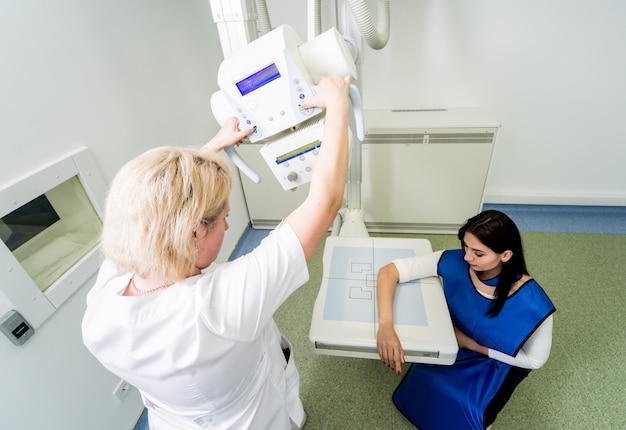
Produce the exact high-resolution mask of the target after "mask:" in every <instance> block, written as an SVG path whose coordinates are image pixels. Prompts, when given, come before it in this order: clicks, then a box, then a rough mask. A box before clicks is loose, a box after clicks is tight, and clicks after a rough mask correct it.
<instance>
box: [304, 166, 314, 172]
mask: <svg viewBox="0 0 626 430" xmlns="http://www.w3.org/2000/svg"><path fill="white" fill-rule="evenodd" d="M304 170H306V171H307V172H309V173H310V172H311V170H313V169H311V166H306V168H305V169H304Z"/></svg>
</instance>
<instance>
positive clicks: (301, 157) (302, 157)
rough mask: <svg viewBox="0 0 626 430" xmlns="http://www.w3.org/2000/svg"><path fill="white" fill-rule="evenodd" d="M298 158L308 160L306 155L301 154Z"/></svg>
mask: <svg viewBox="0 0 626 430" xmlns="http://www.w3.org/2000/svg"><path fill="white" fill-rule="evenodd" d="M298 160H300V161H304V160H306V157H305V156H304V155H301V156H299V157H298Z"/></svg>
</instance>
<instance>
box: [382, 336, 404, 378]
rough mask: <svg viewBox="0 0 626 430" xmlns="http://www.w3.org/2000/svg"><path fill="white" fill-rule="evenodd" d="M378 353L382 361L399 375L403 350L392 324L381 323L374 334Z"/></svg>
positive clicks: (402, 361) (402, 360)
mask: <svg viewBox="0 0 626 430" xmlns="http://www.w3.org/2000/svg"><path fill="white" fill-rule="evenodd" d="M376 345H377V347H378V355H379V356H380V359H381V360H382V362H383V363H385V364H386V365H387V366H388V367H390V368H391V369H392V370H395V371H396V373H397V374H398V375H400V373H401V370H402V366H401V365H402V363H404V362H405V361H404V350H403V349H402V344H401V343H400V338H398V335H397V334H396V330H395V329H394V328H393V324H381V325H380V326H379V327H378V333H377V334H376Z"/></svg>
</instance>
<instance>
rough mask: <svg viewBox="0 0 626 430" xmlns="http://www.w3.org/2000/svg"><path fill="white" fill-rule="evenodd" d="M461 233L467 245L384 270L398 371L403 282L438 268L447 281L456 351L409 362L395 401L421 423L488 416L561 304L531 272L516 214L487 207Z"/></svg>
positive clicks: (541, 354)
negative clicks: (397, 309) (451, 359)
mask: <svg viewBox="0 0 626 430" xmlns="http://www.w3.org/2000/svg"><path fill="white" fill-rule="evenodd" d="M458 237H459V239H460V241H461V245H462V247H463V249H459V250H448V251H438V252H435V253H432V254H430V255H427V256H424V257H413V258H406V259H399V260H394V261H393V262H391V263H390V264H388V265H386V266H384V267H383V268H381V269H380V271H379V273H378V284H377V296H378V313H379V320H380V327H379V330H378V334H377V343H378V353H379V355H380V358H381V360H382V361H383V362H384V363H385V364H386V365H388V366H389V367H390V368H392V369H393V370H395V371H397V373H398V374H400V369H401V363H404V353H403V349H402V345H401V343H400V340H399V339H398V336H397V334H396V332H395V330H394V326H393V297H394V294H395V289H396V284H397V283H398V282H406V281H409V280H413V279H418V278H424V277H428V276H437V275H438V276H440V277H441V280H442V283H443V289H444V294H445V297H446V300H447V302H448V307H449V309H450V315H451V317H452V323H453V325H454V331H455V334H456V338H457V342H458V344H459V352H458V355H457V358H456V361H455V363H454V364H453V365H451V366H438V365H430V364H428V365H427V364H413V365H411V367H410V368H409V370H408V372H407V374H406V375H405V377H404V379H403V380H402V382H401V383H400V385H399V386H398V388H397V389H396V391H395V392H394V394H393V401H394V403H395V405H396V407H397V408H398V409H399V410H400V411H401V412H402V413H403V414H404V415H405V416H406V417H407V418H408V419H409V420H410V421H411V422H412V423H413V424H414V425H416V426H417V427H419V428H420V429H422V430H429V429H484V428H485V427H487V426H489V425H490V424H491V423H492V422H493V421H494V420H495V418H496V415H497V413H498V412H499V411H500V410H501V409H502V407H503V406H504V404H505V403H506V401H507V400H508V399H509V397H510V396H511V394H512V392H513V390H514V389H515V387H516V386H517V384H519V382H521V380H522V379H523V378H524V377H526V375H527V374H528V373H529V372H530V369H537V368H539V367H541V366H543V364H544V363H545V362H546V360H547V359H548V356H549V355H550V348H551V345H552V314H553V313H554V311H555V308H554V306H553V304H552V302H551V301H550V299H549V298H548V296H547V295H546V294H545V292H544V291H543V289H542V288H541V287H540V286H539V284H537V282H535V280H534V279H532V278H531V277H530V275H529V274H528V271H527V269H526V262H525V260H524V254H523V250H522V241H521V237H520V234H519V231H518V229H517V227H516V226H515V224H514V223H513V221H512V220H511V219H510V218H509V217H507V216H506V215H505V214H503V213H502V212H498V211H495V210H488V211H485V212H482V213H480V214H478V215H476V216H474V217H473V218H471V219H469V220H468V221H467V223H466V224H465V225H464V226H463V227H461V229H460V230H459V233H458Z"/></svg>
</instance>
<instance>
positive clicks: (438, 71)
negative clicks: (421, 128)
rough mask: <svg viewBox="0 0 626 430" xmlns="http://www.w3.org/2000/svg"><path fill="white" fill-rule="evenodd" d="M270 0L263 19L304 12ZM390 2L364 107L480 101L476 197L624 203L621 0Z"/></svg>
mask: <svg viewBox="0 0 626 430" xmlns="http://www.w3.org/2000/svg"><path fill="white" fill-rule="evenodd" d="M281 3H283V2H282V1H281V0H268V4H269V5H270V11H278V13H274V14H273V15H272V21H273V23H274V24H279V23H283V22H292V21H293V20H294V18H292V17H294V16H295V17H299V16H302V14H303V13H304V10H305V6H304V3H305V2H301V4H300V5H299V7H300V9H301V11H302V12H294V11H292V10H291V9H290V10H288V11H285V12H284V13H283V12H282V10H281V8H280V7H276V5H279V4H281ZM369 3H370V4H371V5H375V1H373V0H369ZM390 3H391V11H392V19H391V38H390V41H389V44H388V46H387V47H386V48H385V49H383V50H381V51H374V50H372V49H370V48H367V50H366V52H365V63H364V66H363V73H362V76H361V79H362V81H363V98H364V105H365V107H366V108H384V109H387V108H388V109H392V108H442V107H445V108H450V107H482V108H484V109H485V110H486V111H487V112H488V113H489V114H490V115H491V116H493V117H494V118H495V119H496V120H497V121H499V122H500V123H501V124H502V127H501V130H500V133H499V136H498V142H497V144H496V149H495V153H494V159H493V164H492V168H491V173H490V176H489V179H488V182H487V187H486V196H485V200H486V201H487V202H491V203H542V204H590V205H626V169H624V168H623V165H624V162H625V161H626V121H624V119H623V118H624V114H625V113H626V79H624V76H626V51H625V50H624V41H625V40H626V26H624V25H623V17H624V16H626V4H625V3H624V2H621V1H618V0H605V1H601V2H589V1H585V0H548V1H541V0H529V1H523V2H522V1H515V2H497V1H490V0H472V1H454V0H391V2H390ZM272 6H274V7H272ZM291 7H295V6H290V8H291ZM290 20H292V21H290ZM293 24H294V25H297V24H298V21H293ZM302 34H303V35H304V34H305V33H304V32H303V33H302ZM467 169H468V171H470V170H471V166H467Z"/></svg>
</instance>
